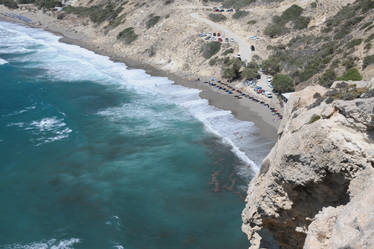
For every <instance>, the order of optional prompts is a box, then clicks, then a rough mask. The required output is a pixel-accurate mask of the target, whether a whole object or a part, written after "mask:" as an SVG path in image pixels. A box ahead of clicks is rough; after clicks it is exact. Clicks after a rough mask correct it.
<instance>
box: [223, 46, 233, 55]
mask: <svg viewBox="0 0 374 249" xmlns="http://www.w3.org/2000/svg"><path fill="white" fill-rule="evenodd" d="M232 53H234V49H233V48H229V49H227V50H225V52H223V53H222V55H228V54H232Z"/></svg>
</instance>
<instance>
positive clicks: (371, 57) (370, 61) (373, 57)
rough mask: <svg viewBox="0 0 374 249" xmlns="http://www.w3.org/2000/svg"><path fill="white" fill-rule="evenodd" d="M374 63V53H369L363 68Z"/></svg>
mask: <svg viewBox="0 0 374 249" xmlns="http://www.w3.org/2000/svg"><path fill="white" fill-rule="evenodd" d="M371 64H374V55H369V56H366V57H365V58H364V63H363V65H362V68H364V69H365V68H366V67H367V66H369V65H371Z"/></svg>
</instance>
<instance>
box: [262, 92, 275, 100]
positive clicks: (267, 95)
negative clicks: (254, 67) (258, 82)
mask: <svg viewBox="0 0 374 249" xmlns="http://www.w3.org/2000/svg"><path fill="white" fill-rule="evenodd" d="M264 95H265V96H266V97H268V98H269V99H270V98H272V97H273V94H272V93H271V92H264Z"/></svg>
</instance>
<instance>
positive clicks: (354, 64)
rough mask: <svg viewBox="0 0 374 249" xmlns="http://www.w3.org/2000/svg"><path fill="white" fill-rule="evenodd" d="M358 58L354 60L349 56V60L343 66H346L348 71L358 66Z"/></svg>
mask: <svg viewBox="0 0 374 249" xmlns="http://www.w3.org/2000/svg"><path fill="white" fill-rule="evenodd" d="M356 60H357V58H353V57H352V56H348V57H347V59H346V60H345V61H344V62H343V66H345V69H346V70H348V69H350V68H352V67H355V66H356V62H355V61H356Z"/></svg>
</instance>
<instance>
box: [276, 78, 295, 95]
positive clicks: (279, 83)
mask: <svg viewBox="0 0 374 249" xmlns="http://www.w3.org/2000/svg"><path fill="white" fill-rule="evenodd" d="M273 87H274V89H275V90H277V91H278V92H280V93H285V92H292V91H294V90H295V87H294V82H293V80H292V79H291V77H290V76H288V75H286V74H276V75H275V76H274V79H273Z"/></svg>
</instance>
